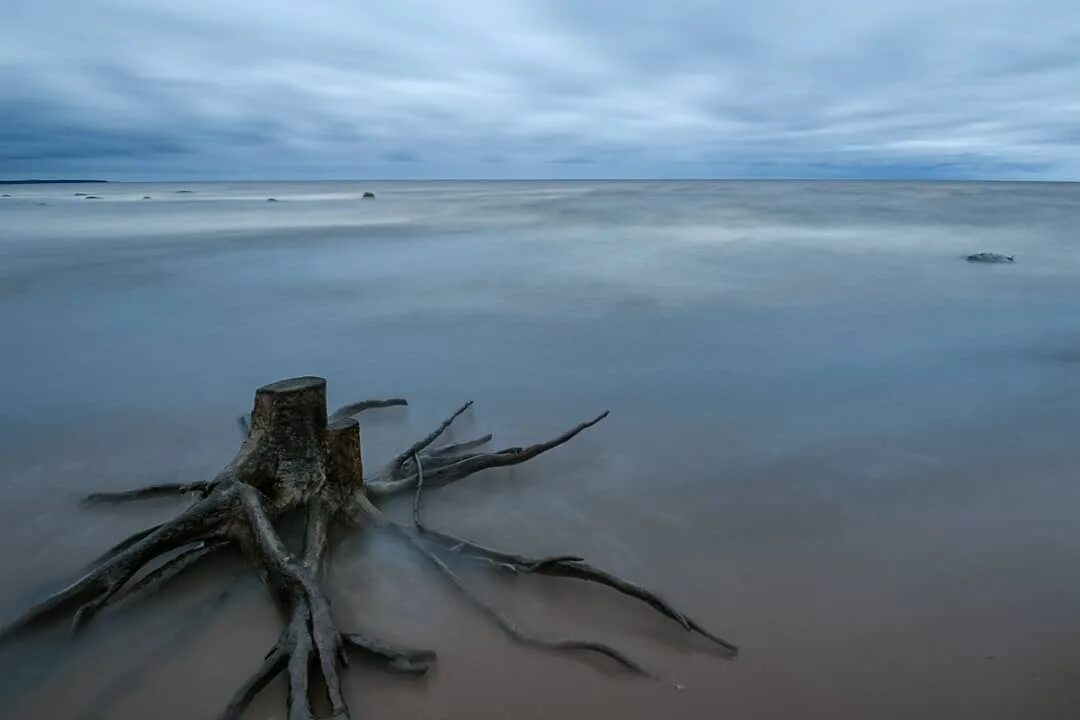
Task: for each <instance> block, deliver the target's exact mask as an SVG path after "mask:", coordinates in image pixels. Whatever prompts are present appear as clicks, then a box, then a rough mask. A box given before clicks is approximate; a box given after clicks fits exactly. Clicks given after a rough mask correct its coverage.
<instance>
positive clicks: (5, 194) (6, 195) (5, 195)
mask: <svg viewBox="0 0 1080 720" xmlns="http://www.w3.org/2000/svg"><path fill="white" fill-rule="evenodd" d="M0 197H11V196H10V195H8V194H7V193H4V194H3V195H0Z"/></svg>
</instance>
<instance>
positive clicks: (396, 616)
mask: <svg viewBox="0 0 1080 720" xmlns="http://www.w3.org/2000/svg"><path fill="white" fill-rule="evenodd" d="M9 189H10V190H11V192H12V195H13V196H14V197H12V198H5V199H3V200H0V337H3V339H4V343H3V348H4V352H3V353H2V354H0V370H2V372H3V374H2V376H0V377H3V378H4V380H3V381H2V384H0V396H2V398H3V402H2V403H0V431H2V432H0V477H2V480H0V492H2V493H3V498H2V502H0V527H2V528H3V532H0V551H2V552H3V553H4V557H5V558H6V564H7V566H8V567H7V573H6V575H7V577H8V578H9V581H8V583H6V584H5V585H4V587H3V589H2V590H0V614H2V615H3V617H5V618H6V617H10V616H11V615H12V614H14V613H15V612H16V611H17V610H18V608H19V607H21V606H22V605H24V604H26V603H27V602H29V601H30V600H31V599H32V598H34V597H35V596H37V595H39V594H40V593H41V592H42V591H44V590H47V589H49V588H51V587H54V586H55V584H56V583H58V582H60V581H62V580H63V579H64V578H66V577H69V576H70V575H71V574H73V573H75V572H76V571H77V570H78V568H79V567H81V564H82V563H84V562H85V561H86V560H87V559H88V558H90V557H91V556H92V555H93V554H94V553H95V552H96V551H100V550H101V549H102V548H104V547H105V546H107V545H108V544H109V543H110V542H112V541H114V540H115V539H117V538H118V537H120V536H122V535H124V534H125V533H127V532H131V531H133V530H134V529H137V528H138V527H141V526H143V525H145V524H147V523H149V522H153V521H156V520H158V519H161V518H163V517H166V516H167V515H168V514H169V513H171V512H174V511H175V509H176V508H175V506H173V505H171V504H170V503H151V504H149V505H147V506H145V507H140V508H132V507H128V508H122V509H102V508H94V509H87V508H81V507H79V505H78V497H79V496H80V493H84V492H85V491H86V490H87V489H88V488H94V489H98V488H119V487H124V486H130V485H134V484H138V483H143V482H151V481H165V480H168V479H180V478H185V479H190V478H200V477H205V476H207V475H208V474H211V473H213V472H214V471H215V470H216V469H217V468H218V467H219V466H220V465H221V464H223V463H224V462H225V461H226V460H227V459H228V458H229V456H230V454H231V452H232V450H233V448H234V447H235V444H236V441H237V440H238V438H237V434H236V430H235V426H234V424H233V418H235V416H236V415H237V414H239V413H240V412H242V411H243V410H244V409H246V407H247V405H248V403H249V402H250V396H251V391H252V389H253V388H254V387H255V386H257V385H259V384H262V383H265V382H268V381H271V380H274V379H277V378H279V377H284V376H288V375H296V374H308V373H317V374H322V375H326V376H327V377H328V378H329V379H330V382H331V387H330V391H331V396H332V397H331V401H332V402H339V401H340V402H345V401H348V400H353V399H356V398H358V397H368V396H382V395H399V394H400V395H405V396H407V397H409V398H410V399H411V400H412V401H413V405H412V407H411V408H410V409H409V410H408V411H407V412H405V413H394V412H388V413H384V414H383V415H380V416H372V417H371V418H368V419H367V420H366V421H365V427H364V433H365V448H366V451H367V454H368V458H369V464H370V463H377V462H378V461H379V460H380V459H385V458H387V457H388V456H390V455H391V454H392V453H393V452H395V451H396V450H397V449H399V448H400V447H401V446H402V444H403V443H407V442H408V441H409V439H411V438H412V437H413V436H415V434H417V433H419V432H423V431H424V430H425V429H426V428H428V427H429V426H431V425H433V424H434V423H436V422H438V420H439V419H440V418H441V417H442V416H443V415H444V414H445V412H446V411H447V410H448V409H450V408H452V407H454V406H456V405H457V404H458V403H460V402H461V401H462V400H464V399H470V398H471V399H474V400H476V401H477V406H476V409H475V411H473V412H472V414H471V415H470V416H468V417H467V418H466V420H467V422H465V423H464V424H463V425H462V427H461V429H460V431H459V436H460V437H464V436H466V435H468V434H469V433H476V432H482V431H485V430H486V429H492V430H494V431H495V432H496V434H497V437H496V441H497V442H500V441H501V442H503V443H505V444H508V445H510V444H517V443H520V442H526V441H528V440H530V439H533V438H537V437H541V436H548V435H550V434H553V433H555V432H557V431H559V430H560V429H562V428H563V427H565V426H567V425H570V424H573V423H576V422H577V421H579V420H580V419H582V418H585V417H589V416H591V415H593V414H595V413H596V412H597V411H598V410H601V409H607V408H610V409H611V410H612V411H613V413H612V417H611V418H610V420H609V421H607V422H605V423H604V424H602V425H601V426H600V427H598V428H597V429H595V430H594V431H591V432H590V433H589V434H588V435H587V436H584V437H582V439H581V440H580V442H577V443H576V444H574V445H572V446H568V447H566V448H564V449H561V450H560V451H559V452H558V453H556V454H553V455H551V456H550V457H545V458H542V459H540V460H538V461H536V462H535V463H534V464H532V465H530V466H529V467H526V468H519V469H515V470H514V471H508V472H493V473H490V474H487V475H484V476H480V477H476V478H474V479H472V480H470V481H468V482H467V483H465V484H463V485H462V486H460V487H454V488H448V489H446V490H444V491H441V492H440V493H439V494H438V496H436V495H435V494H433V495H432V498H431V502H430V513H431V521H432V522H433V523H438V524H440V525H442V526H444V527H446V528H448V529H453V530H455V531H458V532H461V533H462V534H466V535H470V536H474V537H476V538H478V539H482V540H484V541H487V542H488V543H490V544H501V545H504V546H507V547H509V548H511V549H519V550H522V551H529V552H538V553H539V552H565V551H567V550H571V551H579V552H582V553H584V554H586V555H587V556H589V557H590V559H593V560H595V561H596V562H597V563H598V564H602V565H608V566H610V567H612V569H615V570H618V571H620V572H623V573H625V574H628V575H631V576H633V577H635V578H638V579H640V580H642V581H646V582H648V583H651V584H653V585H656V586H658V587H661V588H664V590H665V591H666V594H667V595H669V596H670V597H671V599H672V600H673V601H675V602H676V604H681V605H683V606H685V607H686V609H687V610H688V611H689V612H690V613H691V614H692V615H696V616H699V617H700V619H702V620H703V622H704V621H708V623H707V624H709V625H710V626H712V628H713V629H715V630H716V631H717V632H719V633H720V634H722V635H727V636H731V637H732V638H733V639H734V640H736V641H738V642H740V644H742V645H743V646H744V648H745V655H744V657H742V658H740V660H739V661H738V662H735V663H728V662H725V661H723V660H720V659H718V658H717V657H715V656H713V655H711V654H710V653H709V651H708V648H706V647H704V646H702V645H700V644H698V643H696V642H693V641H690V640H688V639H687V638H686V637H685V636H684V635H683V634H682V633H680V632H678V631H677V629H672V628H669V627H667V626H666V625H665V624H664V623H663V622H662V621H660V620H656V619H654V618H652V617H651V616H649V615H648V614H647V613H645V612H643V611H641V610H640V609H638V608H635V607H633V606H632V605H628V604H627V603H626V602H622V601H621V600H620V599H617V598H613V597H611V596H610V595H609V594H607V593H605V592H603V591H602V590H598V589H596V588H591V587H579V586H575V585H570V584H566V583H560V582H559V581H556V580H549V581H536V580H535V579H532V578H522V579H515V580H512V581H509V580H507V579H505V578H493V579H492V578H486V577H484V576H482V575H479V576H476V577H475V578H474V580H475V582H476V583H477V585H478V586H479V587H482V588H484V590H485V591H486V592H488V593H489V594H490V595H491V597H492V598H494V599H495V600H497V601H498V603H499V604H500V605H501V606H502V607H504V608H506V609H507V611H508V612H510V613H512V614H513V615H514V616H515V617H517V618H518V619H519V620H521V621H522V623H523V624H526V625H528V626H530V627H534V628H537V629H539V628H550V629H551V630H552V632H560V633H563V632H565V633H569V632H577V633H579V634H587V635H589V636H592V637H595V638H597V639H601V640H607V641H610V642H612V643H616V644H618V645H619V646H620V647H623V648H624V649H627V650H628V651H633V652H634V653H635V654H636V655H637V656H638V657H639V658H640V659H641V660H642V661H643V662H646V663H647V664H649V665H650V666H652V667H655V668H657V669H658V670H660V671H661V672H662V674H663V675H665V677H669V678H671V679H672V680H678V681H680V682H682V683H684V684H685V685H686V686H687V689H686V691H685V692H681V693H679V692H675V691H674V690H672V689H671V688H670V685H669V684H664V683H649V682H641V681H636V680H630V679H626V678H624V677H622V676H620V675H618V674H617V673H615V674H611V673H608V672H607V669H606V668H605V667H603V666H601V667H600V671H601V672H599V673H597V672H596V670H595V668H594V667H590V666H589V665H588V664H586V663H582V662H577V661H575V660H567V659H565V658H551V657H548V656H546V655H543V654H538V653H536V652H533V651H530V650H526V649H522V648H519V647H515V646H513V645H511V644H509V643H508V642H507V641H506V640H505V639H503V638H502V637H501V636H500V635H499V634H498V631H497V630H495V629H492V628H489V627H487V626H486V624H485V622H484V620H483V619H482V618H479V617H477V616H476V615H475V614H474V613H473V612H472V611H470V609H469V608H468V607H467V606H466V605H465V604H463V603H462V602H460V600H459V599H458V598H456V597H455V596H454V595H453V594H452V592H450V591H449V589H448V588H446V587H445V586H444V585H443V584H442V583H441V582H440V581H439V579H438V578H437V577H434V576H432V575H430V574H429V573H428V572H427V570H426V569H425V568H424V567H423V566H421V565H419V564H418V563H416V562H414V561H413V560H412V559H411V558H410V557H408V556H407V555H402V554H400V552H398V551H397V549H396V548H394V547H393V546H386V545H385V544H384V543H382V542H379V541H377V539H372V538H365V537H353V538H346V539H343V541H342V543H341V545H340V546H339V547H338V549H337V551H336V557H335V564H334V567H335V570H334V573H333V576H332V586H333V588H334V595H335V602H336V604H335V611H336V612H337V613H338V614H339V617H340V619H341V620H342V624H343V625H345V626H348V627H356V628H357V629H364V630H369V631H373V632H376V631H378V632H382V633H383V634H385V635H387V636H388V637H392V638H395V639H398V640H400V641H402V642H405V643H408V644H412V645H428V646H432V647H434V648H436V649H437V650H438V651H439V652H440V655H441V661H440V667H439V668H438V671H437V672H436V673H435V674H434V676H433V677H431V678H429V679H427V680H425V681H421V682H419V683H417V682H414V681H409V680H406V679H402V678H398V677H386V676H384V675H382V674H380V673H378V672H377V671H375V670H374V669H372V668H363V667H361V668H357V669H355V670H353V671H350V673H349V674H348V680H347V692H348V695H349V697H350V699H351V703H352V705H353V708H354V711H355V713H356V714H357V715H358V716H361V715H362V716H365V717H372V718H396V717H403V716H414V717H422V718H427V717H430V718H441V717H447V718H456V717H462V718H464V717H468V718H503V717H507V716H508V715H513V716H522V715H525V716H530V715H531V716H536V717H550V716H562V717H582V718H584V717H594V716H598V715H601V714H602V715H604V716H606V715H608V714H612V713H614V712H617V713H620V714H622V715H623V716H626V717H642V718H646V717H655V716H657V715H659V714H661V713H663V714H673V713H674V714H676V715H678V716H682V717H713V716H714V715H715V714H717V713H718V712H723V711H728V712H730V713H732V714H733V716H735V717H754V718H787V717H792V716H794V715H798V716H799V717H804V718H818V717H820V718H865V717H874V718H892V717H896V718H905V719H906V718H910V717H912V716H921V717H949V718H967V717H979V718H998V717H1000V718H1013V717H1018V716H1021V715H1022V716H1024V717H1037V718H1043V717H1045V718H1056V717H1070V716H1073V715H1075V714H1076V713H1077V711H1078V710H1080V705H1078V704H1077V703H1078V702H1080V693H1078V692H1077V691H1076V690H1075V687H1076V686H1077V683H1076V680H1077V677H1078V675H1080V653H1078V652H1077V651H1076V650H1075V647H1076V646H1077V643H1076V640H1077V638H1078V636H1080V612H1078V611H1077V608H1080V575H1078V573H1077V572H1076V568H1077V566H1078V563H1077V557H1078V555H1080V529H1078V526H1077V524H1076V523H1075V515H1076V513H1075V509H1076V508H1077V507H1080V485H1078V484H1077V483H1076V482H1075V477H1076V468H1077V467H1080V447H1078V446H1077V443H1076V442H1075V437H1076V428H1077V427H1078V420H1080V410H1078V408H1080V402H1078V401H1080V379H1078V374H1077V372H1076V370H1077V365H1076V363H1075V361H1074V360H1073V359H1072V358H1073V357H1074V356H1076V355H1077V354H1078V353H1080V329H1078V328H1077V326H1076V317H1077V315H1078V310H1080V282H1078V280H1080V244H1078V236H1077V228H1078V227H1080V187H1077V186H1072V185H1052V184H1023V185H1019V184H1009V183H994V184H916V183H786V182H755V183H735V182H732V183H700V182H695V183H679V182H667V183H638V182H634V183H627V182H617V183H616V182H613V183H590V182H568V183H531V182H530V183H526V182H521V183H474V182H470V183H378V184H375V183H365V184H350V183H304V184H280V183H273V184H186V185H183V186H180V185H164V184H153V185H128V184H117V185H112V184H110V185H104V186H102V185H95V186H92V187H90V186H85V187H79V186H26V187H21V186H16V187H13V188H9ZM180 189H188V190H192V191H193V192H191V193H182V194H181V193H177V192H176V190H180ZM365 190H373V191H375V192H376V194H377V198H376V199H375V200H367V201H362V200H361V199H360V196H361V194H362V193H363V191H365ZM75 192H92V193H93V194H95V195H100V196H101V197H102V199H101V200H95V201H86V200H84V199H82V198H79V197H75V196H74V193H75ZM144 195H150V196H151V197H152V198H153V199H152V200H149V201H144V200H142V197H143V196H144ZM267 197H274V198H277V199H278V200H279V202H277V203H267V202H266V198H267ZM39 203H46V204H45V205H40V204H39ZM980 250H989V251H999V252H1008V253H1010V254H1015V255H1016V256H1017V258H1018V262H1017V264H1016V265H1013V266H1006V267H985V266H972V265H970V264H968V263H965V262H963V261H961V260H960V259H959V257H960V256H961V255H962V254H965V253H967V252H975V251H980ZM222 592H226V593H227V594H226V595H225V596H224V597H222V596H221V593H222ZM276 622H277V620H276V616H275V611H274V608H273V606H272V605H270V604H269V602H268V601H266V600H265V598H264V595H263V594H262V592H261V590H260V588H259V587H258V585H257V582H256V581H255V579H254V578H252V577H249V576H248V575H247V574H245V572H244V571H243V570H242V567H241V566H240V565H239V564H237V563H230V562H222V563H219V564H218V565H215V566H212V567H209V568H206V570H205V571H204V572H203V573H202V574H201V575H200V576H199V577H197V578H194V581H193V582H191V583H190V584H187V585H185V586H183V587H181V588H178V590H177V594H176V596H170V597H162V598H155V599H152V600H148V601H145V602H142V603H136V604H135V605H133V606H132V607H129V608H126V609H125V617H123V618H120V617H117V615H116V614H114V615H111V616H105V617H103V618H102V619H101V621H100V624H99V626H98V627H97V628H96V629H93V630H92V631H91V632H90V633H89V634H88V635H87V636H86V637H85V638H83V639H81V640H79V641H78V642H76V643H74V644H70V643H68V642H66V641H65V640H62V639H61V637H60V635H61V633H60V631H59V630H58V631H57V632H56V633H55V634H49V633H46V634H44V635H43V636H42V637H39V638H34V639H32V640H29V641H27V642H26V643H23V644H22V645H20V646H19V647H17V648H12V649H7V650H4V651H3V653H0V669H2V670H3V672H2V673H0V677H3V678H4V679H3V680H2V681H0V692H2V694H3V698H4V699H5V700H4V702H3V703H0V707H3V708H4V710H3V711H0V714H2V713H10V714H11V716H12V717H15V716H25V715H27V714H34V715H37V716H40V717H57V718H64V717H71V718H87V719H89V718H106V717H108V718H113V717H116V718H141V717H147V716H148V715H153V716H156V717H162V718H172V717H176V718H180V717H184V718H194V717H214V716H215V715H216V713H217V712H218V711H219V710H220V708H221V707H222V705H223V703H224V701H225V699H226V698H227V697H228V695H229V694H230V693H231V692H232V690H233V689H234V688H235V687H236V685H237V684H238V683H239V682H241V681H242V679H243V678H244V677H245V676H246V674H247V673H248V672H249V671H250V670H251V669H252V668H253V667H254V666H255V665H256V664H257V663H258V661H259V659H261V656H262V653H263V652H264V651H265V649H266V648H267V647H268V646H269V643H270V642H272V640H273V637H274V636H275V632H276V630H275V628H276ZM275 692H276V693H277V694H276V695H275V694H274V693H270V694H269V696H268V697H266V698H264V699H263V700H261V701H260V703H261V704H260V705H259V707H258V708H256V709H255V710H253V715H252V717H270V716H276V717H281V716H282V715H283V713H282V710H281V708H282V707H283V706H282V700H283V693H284V690H283V688H276V690H275Z"/></svg>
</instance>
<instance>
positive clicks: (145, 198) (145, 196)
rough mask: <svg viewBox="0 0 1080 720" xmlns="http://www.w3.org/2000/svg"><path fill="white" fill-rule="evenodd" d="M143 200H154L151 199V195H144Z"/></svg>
mask: <svg viewBox="0 0 1080 720" xmlns="http://www.w3.org/2000/svg"><path fill="white" fill-rule="evenodd" d="M142 199H143V200H153V198H152V197H150V196H149V195H143V196H142Z"/></svg>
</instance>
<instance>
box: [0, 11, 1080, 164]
mask: <svg viewBox="0 0 1080 720" xmlns="http://www.w3.org/2000/svg"><path fill="white" fill-rule="evenodd" d="M0 40H2V41H3V42H0V108H2V113H3V118H2V119H0V175H2V176H7V177H18V176H26V175H35V176H41V175H65V174H74V175H86V174H91V175H95V174H107V175H109V176H110V177H116V178H124V177H128V178H157V177H226V176H227V177H253V178H254V177H282V178H284V177H491V176H503V177H574V176H582V177H604V176H609V177H740V176H745V177H777V176H786V177H817V176H826V177H922V176H925V177H986V178H1059V179H1077V178H1080V144H1078V143H1077V138H1078V137H1080V96H1078V95H1077V93H1076V88H1077V87H1080V5H1078V4H1077V3H1075V2H1072V0H1030V1H1029V2H1025V3H1018V2H1015V1H1014V0H983V1H982V2H980V3H977V4H976V3H971V2H967V1H965V2H960V1H959V0H903V1H901V0H879V1H878V2H865V1H864V0H820V1H819V2H814V3H808V2H803V1H802V0H763V1H762V2H758V3H734V2H720V1H718V0H672V1H671V2H666V3H644V2H626V1H625V0H618V1H616V0H534V1H532V2H526V1H524V0H523V1H522V2H505V1H504V0H459V1H458V2H455V3H447V2H443V1H442V0H401V1H399V2H390V1H389V0H372V1H371V2H363V3H360V2H356V1H355V0H321V2H319V3H308V4H302V3H296V2H294V1H291V0H290V1H286V0H213V1H211V0H187V1H186V2H177V3H147V2H145V0H82V1H81V2H78V3H72V2H70V1H68V0H63V1H61V0H7V1H6V2H5V3H2V4H0Z"/></svg>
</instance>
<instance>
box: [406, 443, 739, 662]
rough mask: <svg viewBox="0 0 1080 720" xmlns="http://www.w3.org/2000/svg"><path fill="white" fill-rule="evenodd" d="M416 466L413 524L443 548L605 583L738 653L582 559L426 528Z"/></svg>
mask: <svg viewBox="0 0 1080 720" xmlns="http://www.w3.org/2000/svg"><path fill="white" fill-rule="evenodd" d="M416 465H417V483H416V493H415V494H414V495H413V509H412V516H413V525H414V526H415V527H416V529H417V530H418V531H419V532H420V533H421V534H422V535H423V536H424V537H425V538H429V539H431V540H433V541H435V542H436V543H437V544H438V545H440V546H441V547H443V548H444V549H446V550H450V551H452V552H455V553H461V554H464V555H466V556H467V557H471V558H474V559H477V560H483V561H486V562H488V563H491V564H493V565H496V566H498V567H500V568H505V569H509V570H511V571H513V572H520V573H531V574H537V575H551V576H555V577H568V578H575V579H577V580H585V581H587V582H594V583H598V584H600V585H605V586H607V587H609V588H612V589H613V590H616V591H618V592H620V593H622V594H623V595H627V596H629V597H632V598H635V599H637V600H640V601H642V602H644V603H646V604H648V605H649V606H651V607H652V608H653V609H654V610H656V611H657V612H658V613H660V614H661V615H664V616H665V617H668V618H670V619H672V620H674V621H675V622H677V623H679V624H680V625H682V627H683V629H684V630H686V631H687V632H695V633H697V634H699V635H701V636H702V637H705V638H707V639H708V640H711V641H712V642H714V643H716V644H717V645H719V646H720V647H722V648H723V649H724V650H726V651H727V652H728V653H730V654H731V655H732V656H735V655H738V653H739V648H738V646H737V645H735V644H733V643H730V642H728V641H727V640H724V639H723V638H721V637H719V636H718V635H714V634H713V633H711V632H709V631H708V630H706V629H705V628H703V627H702V626H701V625H700V624H699V623H698V622H697V621H695V620H694V619H693V618H690V617H688V616H686V615H684V614H683V613H681V612H679V611H678V610H676V609H675V608H674V607H673V606H672V605H671V603H669V602H668V601H667V600H665V599H664V598H662V597H660V596H659V595H658V594H656V593H654V592H653V591H651V590H649V589H647V588H644V587H642V586H641V585H638V584H637V583H633V582H631V581H629V580H624V579H623V578H621V577H619V576H618V575H614V574H612V573H609V572H607V571H605V570H601V569H600V568H597V567H594V566H592V565H590V564H588V563H587V562H585V560H584V559H583V558H580V557H577V556H574V555H560V556H554V557H542V558H531V557H526V556H524V555H517V554H514V553H507V552H502V551H500V550H493V549H491V548H487V547H484V546H482V545H478V544H477V543H474V542H472V541H471V540H466V539H464V538H460V537H457V536H455V535H449V534H446V533H441V532H438V531H436V530H431V529H429V528H427V527H426V526H425V525H424V523H423V521H422V519H421V517H420V503H421V498H422V496H423V492H424V466H423V463H422V461H421V460H420V458H419V456H417V457H416Z"/></svg>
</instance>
